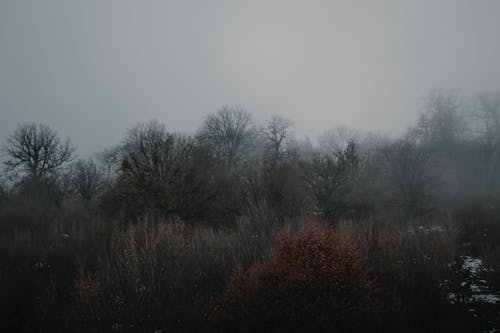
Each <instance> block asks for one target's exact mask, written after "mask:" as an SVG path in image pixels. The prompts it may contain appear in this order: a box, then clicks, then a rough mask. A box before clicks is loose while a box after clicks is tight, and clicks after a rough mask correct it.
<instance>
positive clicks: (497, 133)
mask: <svg viewBox="0 0 500 333" xmlns="http://www.w3.org/2000/svg"><path fill="white" fill-rule="evenodd" d="M474 115H475V117H476V118H477V119H478V120H479V143H480V145H481V148H482V149H481V152H482V154H483V159H484V165H485V170H484V173H483V175H482V176H483V179H484V186H483V187H484V189H485V191H486V193H487V194H488V195H491V194H494V195H498V194H500V192H499V188H500V92H489V93H483V94H481V95H479V96H478V97H477V104H476V109H475V112H474Z"/></svg>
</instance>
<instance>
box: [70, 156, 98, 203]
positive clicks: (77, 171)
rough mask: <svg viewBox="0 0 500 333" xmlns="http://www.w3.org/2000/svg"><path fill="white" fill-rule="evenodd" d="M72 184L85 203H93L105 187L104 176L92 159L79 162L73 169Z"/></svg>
mask: <svg viewBox="0 0 500 333" xmlns="http://www.w3.org/2000/svg"><path fill="white" fill-rule="evenodd" d="M71 184H72V187H73V189H74V191H75V192H76V193H77V194H78V195H79V196H80V197H81V198H82V199H84V200H85V201H87V202H90V201H92V200H93V199H94V198H95V196H96V195H97V194H98V193H99V190H100V189H101V188H102V185H103V174H102V172H101V171H100V170H99V168H98V167H97V164H96V163H95V162H94V160H92V159H88V160H78V161H77V162H76V163H75V164H73V165H72V167H71Z"/></svg>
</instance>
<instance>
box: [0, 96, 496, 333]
mask: <svg viewBox="0 0 500 333" xmlns="http://www.w3.org/2000/svg"><path fill="white" fill-rule="evenodd" d="M333 125H335V124H332V126H333ZM90 132H91V130H90V129H89V133H90ZM89 135H91V134H89ZM2 151H3V155H2V156H3V160H4V169H3V173H2V176H1V178H0V313H2V315H1V316H0V331H2V332H186V331H193V332H200V331H201V332H203V331H208V332H212V331H215V332H254V331H255V332H256V331H263V332H497V330H498V329H500V274H499V272H500V246H499V244H500V221H499V219H500V93H498V92H487V93H482V94H479V95H478V96H475V97H470V98H465V97H463V96H461V95H460V94H458V93H456V92H454V91H447V90H433V91H431V92H430V93H429V94H428V95H427V96H426V98H425V103H424V105H422V113H421V114H420V115H419V116H418V121H417V122H416V123H415V124H414V125H413V126H411V127H410V128H408V130H407V131H406V132H405V133H404V135H401V136H400V137H398V138H394V137H388V136H385V135H381V134H371V133H361V132H359V131H357V130H354V129H351V128H348V127H342V126H341V127H333V128H332V130H329V131H327V132H325V133H323V134H321V135H319V136H318V139H317V140H309V139H298V138H297V137H295V136H294V125H293V121H292V120H290V119H287V118H284V117H281V116H271V117H269V119H267V120H266V121H264V122H262V123H257V122H256V121H255V120H254V119H253V117H252V115H251V114H250V113H248V112H247V111H245V110H244V109H243V108H240V107H232V106H225V107H223V108H221V109H220V110H219V111H216V112H214V113H212V114H210V115H209V116H207V117H206V118H205V119H204V121H203V122H202V124H201V125H200V126H199V129H198V130H197V131H196V133H194V134H193V135H188V134H184V133H180V132H172V131H170V130H168V123H167V124H163V123H161V122H159V121H156V120H152V121H149V122H145V123H141V124H137V125H136V126H134V127H133V128H130V129H128V130H125V131H124V134H123V138H122V140H121V142H120V143H119V144H118V145H115V146H112V147H109V148H108V149H106V150H104V151H100V152H98V153H96V154H95V155H94V156H92V158H89V159H79V158H78V156H77V150H76V147H75V146H74V144H72V142H71V141H70V139H64V138H62V137H60V136H59V135H58V133H57V132H56V131H55V130H54V129H53V128H51V127H50V124H49V125H46V124H37V123H24V124H20V125H19V126H18V127H17V128H16V129H13V130H12V132H11V133H10V135H9V136H8V137H7V138H5V141H4V142H3V150H2Z"/></svg>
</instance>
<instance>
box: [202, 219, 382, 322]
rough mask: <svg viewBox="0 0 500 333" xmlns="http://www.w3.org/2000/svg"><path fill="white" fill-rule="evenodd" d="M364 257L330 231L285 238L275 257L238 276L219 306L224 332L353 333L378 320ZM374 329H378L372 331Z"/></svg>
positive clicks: (216, 314)
mask: <svg viewBox="0 0 500 333" xmlns="http://www.w3.org/2000/svg"><path fill="white" fill-rule="evenodd" d="M363 266H364V265H363V263H362V260H361V257H360V255H359V252H358V251H357V249H356V248H354V247H353V246H352V245H351V244H349V243H347V242H345V241H343V240H341V239H339V238H338V237H336V236H335V235H334V234H333V233H332V232H331V231H330V230H328V229H327V230H320V229H319V228H317V227H310V228H307V229H304V230H303V231H301V232H300V233H299V234H298V235H297V236H295V237H290V236H284V237H282V238H281V240H280V241H279V243H278V247H277V250H276V253H275V255H274V256H272V257H270V258H269V259H267V260H265V261H262V262H260V263H257V264H254V265H253V266H252V267H251V268H250V269H249V271H248V272H247V273H246V274H242V273H240V272H234V273H233V274H232V276H231V278H230V281H229V284H228V285H227V287H226V289H225V290H224V292H223V293H222V295H220V297H219V298H218V299H217V301H216V305H215V307H214V309H213V312H212V320H213V323H214V326H215V328H216V329H218V330H221V331H267V332H270V331H272V332H276V331H286V332H302V331H311V332H321V331H329V332H331V331H336V332H339V331H340V332H346V331H349V332H352V331H357V330H362V329H363V328H366V327H367V326H368V325H371V324H373V323H374V322H375V321H374V320H376V318H377V311H378V310H377V308H378V307H377V305H376V300H375V297H376V294H377V289H376V287H375V285H374V282H373V280H372V279H370V277H369V276H368V274H367V271H366V270H365V268H364V267H363ZM372 328H373V327H372Z"/></svg>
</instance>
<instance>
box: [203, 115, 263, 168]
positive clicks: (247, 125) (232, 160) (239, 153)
mask: <svg viewBox="0 0 500 333" xmlns="http://www.w3.org/2000/svg"><path fill="white" fill-rule="evenodd" d="M253 134H254V131H253V126H252V118H251V115H250V114H249V113H248V112H246V111H245V110H243V109H240V108H230V107H228V106H224V107H223V108H222V109H221V110H219V111H218V112H216V113H214V114H211V115H209V116H208V117H207V118H206V119H205V121H204V123H203V125H202V126H201V129H200V131H199V133H198V140H199V142H200V143H201V144H202V145H204V146H206V147H207V148H208V149H209V150H210V151H211V152H212V154H213V155H214V156H215V157H216V158H217V159H219V160H222V161H224V162H225V163H226V165H227V166H228V167H229V168H230V169H232V168H233V167H234V166H235V165H237V164H238V163H239V162H241V161H242V160H243V158H244V156H245V153H246V152H247V150H248V148H249V146H250V143H251V140H252V136H253Z"/></svg>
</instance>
